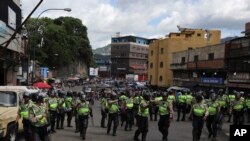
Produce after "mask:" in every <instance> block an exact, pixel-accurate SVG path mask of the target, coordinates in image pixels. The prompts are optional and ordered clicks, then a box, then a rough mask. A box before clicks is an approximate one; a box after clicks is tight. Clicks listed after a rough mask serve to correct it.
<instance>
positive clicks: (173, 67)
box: [170, 63, 187, 70]
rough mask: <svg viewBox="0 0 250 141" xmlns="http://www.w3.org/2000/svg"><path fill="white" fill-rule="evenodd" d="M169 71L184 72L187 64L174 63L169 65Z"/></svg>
mask: <svg viewBox="0 0 250 141" xmlns="http://www.w3.org/2000/svg"><path fill="white" fill-rule="evenodd" d="M170 69H171V70H186V69H187V64H186V63H175V64H171V65H170Z"/></svg>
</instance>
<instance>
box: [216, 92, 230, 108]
mask: <svg viewBox="0 0 250 141" xmlns="http://www.w3.org/2000/svg"><path fill="white" fill-rule="evenodd" d="M227 99H228V97H227V95H223V96H222V97H220V98H218V102H219V103H220V106H221V107H223V108H225V107H226V106H227Z"/></svg>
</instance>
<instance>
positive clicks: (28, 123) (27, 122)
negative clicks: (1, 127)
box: [22, 119, 31, 126]
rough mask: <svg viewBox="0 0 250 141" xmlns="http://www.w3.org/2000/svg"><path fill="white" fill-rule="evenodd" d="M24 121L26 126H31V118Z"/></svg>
mask: <svg viewBox="0 0 250 141" xmlns="http://www.w3.org/2000/svg"><path fill="white" fill-rule="evenodd" d="M22 123H23V124H24V125H26V126H30V125H31V122H30V120H29V119H23V121H22Z"/></svg>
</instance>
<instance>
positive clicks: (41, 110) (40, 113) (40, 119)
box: [30, 105, 48, 127]
mask: <svg viewBox="0 0 250 141" xmlns="http://www.w3.org/2000/svg"><path fill="white" fill-rule="evenodd" d="M30 112H31V113H33V114H34V116H35V118H36V119H37V120H36V122H32V125H34V126H36V127H43V126H45V125H47V123H48V121H47V118H46V117H44V115H45V114H46V107H45V106H43V105H40V106H38V105H34V106H33V107H32V108H31V111H30Z"/></svg>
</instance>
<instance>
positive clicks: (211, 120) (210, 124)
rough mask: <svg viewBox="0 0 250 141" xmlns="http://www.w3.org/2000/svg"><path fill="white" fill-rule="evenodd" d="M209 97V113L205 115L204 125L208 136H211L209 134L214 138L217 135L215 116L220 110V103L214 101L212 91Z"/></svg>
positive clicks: (214, 95) (214, 97)
mask: <svg viewBox="0 0 250 141" xmlns="http://www.w3.org/2000/svg"><path fill="white" fill-rule="evenodd" d="M210 97H211V99H210V100H209V101H208V102H207V106H208V112H209V115H208V117H207V121H206V122H207V123H206V126H207V130H208V132H209V133H208V134H209V135H208V138H211V136H213V139H215V138H216V136H217V123H218V120H217V117H218V115H219V112H220V104H219V102H217V101H216V94H215V93H212V94H211V95H210Z"/></svg>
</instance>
